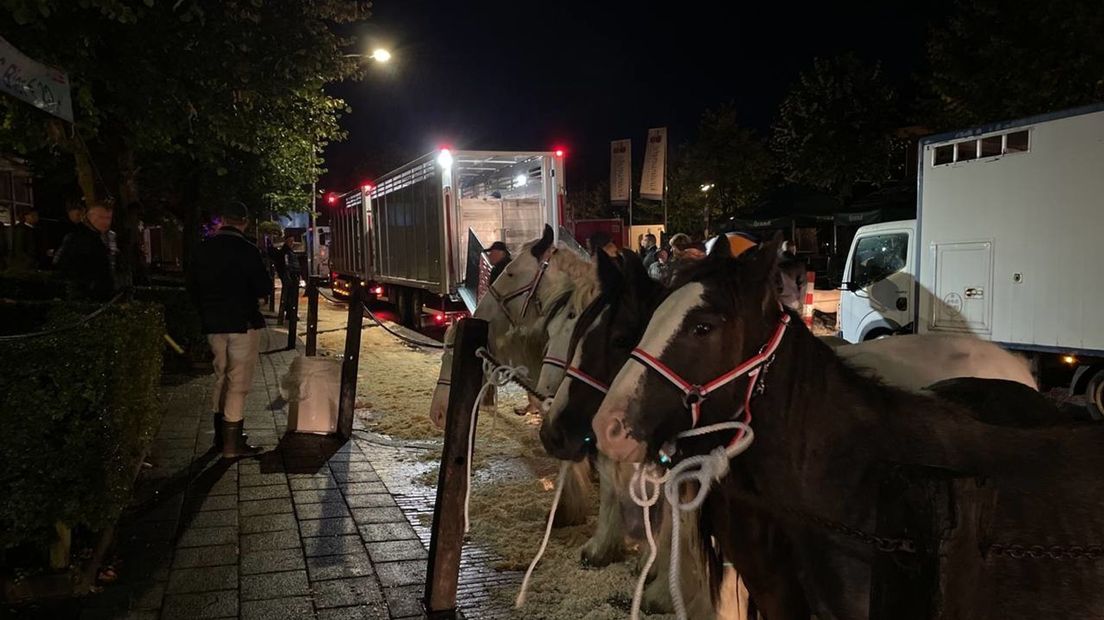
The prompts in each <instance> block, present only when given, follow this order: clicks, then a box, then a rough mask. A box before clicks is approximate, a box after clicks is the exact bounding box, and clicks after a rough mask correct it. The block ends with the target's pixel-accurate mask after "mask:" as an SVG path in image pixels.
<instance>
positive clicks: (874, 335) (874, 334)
mask: <svg viewBox="0 0 1104 620" xmlns="http://www.w3.org/2000/svg"><path fill="white" fill-rule="evenodd" d="M892 335H893V332H891V331H889V330H888V329H875V330H872V331H871V332H870V333H869V334H867V335H866V338H863V340H864V341H866V340H881V339H882V338H889V337H890V336H892Z"/></svg>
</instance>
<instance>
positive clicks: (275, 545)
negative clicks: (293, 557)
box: [241, 530, 299, 553]
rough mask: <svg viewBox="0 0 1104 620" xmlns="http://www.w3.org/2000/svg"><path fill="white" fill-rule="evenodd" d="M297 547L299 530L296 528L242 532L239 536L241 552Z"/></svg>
mask: <svg viewBox="0 0 1104 620" xmlns="http://www.w3.org/2000/svg"><path fill="white" fill-rule="evenodd" d="M297 547H299V532H298V531H297V530H284V531H282V532H264V533H261V534H243V535H242V537H241V549H242V552H243V553H244V552H246V551H266V550H272V549H292V548H297Z"/></svg>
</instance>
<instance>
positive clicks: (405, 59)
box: [322, 0, 948, 189]
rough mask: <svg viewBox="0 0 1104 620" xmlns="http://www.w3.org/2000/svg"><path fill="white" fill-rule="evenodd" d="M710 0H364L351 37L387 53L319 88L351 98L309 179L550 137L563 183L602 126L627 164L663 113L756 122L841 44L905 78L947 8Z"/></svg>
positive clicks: (343, 178) (604, 151) (668, 117)
mask: <svg viewBox="0 0 1104 620" xmlns="http://www.w3.org/2000/svg"><path fill="white" fill-rule="evenodd" d="M717 4H718V3H715V2H712V3H704V2H701V3H699V2H685V1H684V2H679V1H670V2H657V3H649V2H626V1H620V0H618V1H610V0H591V1H584V2H571V1H566V0H559V1H552V2H517V1H514V2H504V1H498V0H467V1H455V0H448V1H446V0H376V3H375V6H374V7H373V17H372V19H371V20H370V21H369V22H368V23H366V24H365V25H363V26H360V27H359V31H358V33H357V34H358V36H359V38H360V41H361V44H362V46H363V48H364V49H365V50H370V49H372V48H373V47H386V48H388V49H390V50H391V51H392V53H393V55H394V56H393V59H392V61H391V62H390V63H389V64H387V65H378V64H373V65H371V66H370V67H369V72H368V73H369V75H368V77H367V79H365V80H363V81H361V82H356V83H347V84H341V85H338V86H336V87H334V88H333V89H332V92H333V94H335V95H337V96H339V97H342V98H344V99H345V100H346V101H347V102H348V103H349V105H350V106H351V107H352V110H353V111H352V113H351V114H348V115H346V116H345V118H344V119H343V120H342V125H343V126H344V127H345V128H346V129H347V130H348V132H349V137H348V139H347V140H346V142H344V143H341V144H335V145H332V146H331V147H330V148H329V149H327V151H326V158H327V166H328V167H329V169H330V173H329V174H328V175H326V176H325V177H324V178H323V179H322V186H323V187H326V188H327V189H345V188H348V187H351V186H352V185H353V184H355V183H359V182H360V181H361V180H369V179H371V178H373V177H374V176H377V175H379V174H382V173H384V172H387V171H388V169H389V168H390V167H391V166H395V165H398V164H401V163H404V162H405V161H408V160H411V159H414V158H415V157H417V156H418V155H421V154H424V153H426V152H428V151H430V150H431V149H433V148H434V147H435V146H436V145H439V144H451V145H454V146H456V147H458V148H472V149H534V150H544V149H551V148H552V147H553V146H554V145H557V146H558V145H563V146H565V147H566V148H567V150H568V171H567V179H568V186H569V187H579V186H580V185H581V184H582V183H587V182H593V181H596V180H599V179H601V178H603V177H604V176H605V175H606V174H608V159H607V158H608V149H609V146H608V142H609V140H611V139H616V138H633V140H634V144H633V147H634V153H633V158H634V163H636V164H639V161H640V159H641V158H642V157H643V148H642V147H643V138H644V134H645V131H646V130H647V129H648V127H656V126H663V125H666V126H668V127H670V140H671V142H672V144H673V145H677V144H679V143H681V142H683V141H685V140H686V139H688V138H690V137H692V133H693V131H694V128H695V127H696V126H697V122H698V118H699V116H700V115H701V112H702V111H703V110H704V109H706V108H708V107H711V106H716V105H719V104H722V103H725V102H727V101H733V102H735V103H736V105H737V106H738V109H739V110H740V112H741V114H742V115H743V117H744V122H745V123H746V124H747V125H748V126H750V127H753V128H756V129H759V130H763V131H765V130H766V128H767V127H768V126H769V125H770V123H771V121H772V119H773V116H774V114H775V110H776V108H777V106H778V104H779V102H780V101H781V100H782V98H783V96H784V95H785V92H786V90H787V88H788V86H789V85H790V84H791V83H792V82H793V80H794V79H795V78H796V76H797V74H798V73H799V72H800V71H801V70H803V69H805V68H807V67H809V66H810V65H811V64H812V60H813V58H814V57H818V56H820V57H828V56H832V55H835V54H838V53H842V52H847V51H853V52H855V53H857V54H859V55H860V56H861V57H863V58H865V59H868V60H880V61H882V63H883V66H884V68H885V70H886V72H887V74H888V75H889V76H890V78H891V79H892V80H893V81H894V82H895V83H897V84H900V85H901V86H902V87H905V85H906V84H907V82H908V78H909V76H911V75H913V74H914V73H915V72H916V71H918V70H919V69H920V68H921V67H922V63H923V61H924V45H925V39H926V36H927V33H928V32H929V31H930V28H932V27H938V23H939V21H940V19H941V18H942V17H943V16H944V15H945V14H946V13H947V10H948V9H947V3H946V2H943V1H942V0H941V1H938V2H929V3H908V8H904V7H901V6H894V7H877V8H863V7H845V8H837V7H833V6H829V5H831V4H833V3H817V4H815V5H812V6H810V7H801V8H798V7H797V5H796V3H789V2H763V3H757V5H756V6H755V7H754V8H750V7H736V6H734V7H732V8H727V9H725V8H718V6H717ZM732 4H733V5H736V4H744V3H732ZM886 4H890V3H886ZM893 4H897V3H893ZM902 4H903V3H902ZM367 62H371V61H367Z"/></svg>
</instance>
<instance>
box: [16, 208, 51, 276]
mask: <svg viewBox="0 0 1104 620" xmlns="http://www.w3.org/2000/svg"><path fill="white" fill-rule="evenodd" d="M43 232H44V231H43V230H42V228H41V227H40V226H39V225H38V211H35V210H34V209H31V210H30V211H27V212H26V213H24V214H23V219H22V221H20V222H19V224H17V225H16V226H15V227H14V228H12V235H11V237H12V246H11V260H10V261H9V263H8V266H9V267H11V268H12V269H21V270H30V269H44V268H45V267H46V238H45V237H44V236H43Z"/></svg>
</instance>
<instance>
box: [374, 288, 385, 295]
mask: <svg viewBox="0 0 1104 620" xmlns="http://www.w3.org/2000/svg"><path fill="white" fill-rule="evenodd" d="M372 294H373V295H383V287H382V286H377V287H376V288H374V289H372Z"/></svg>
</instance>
